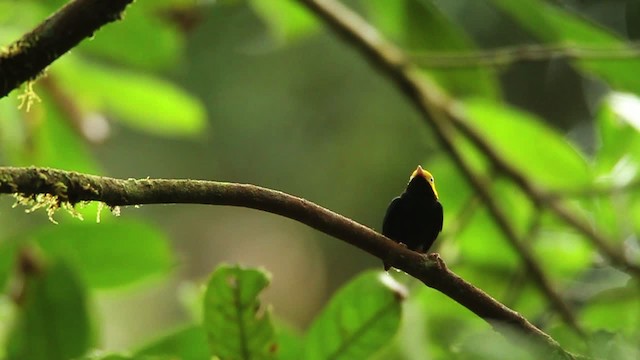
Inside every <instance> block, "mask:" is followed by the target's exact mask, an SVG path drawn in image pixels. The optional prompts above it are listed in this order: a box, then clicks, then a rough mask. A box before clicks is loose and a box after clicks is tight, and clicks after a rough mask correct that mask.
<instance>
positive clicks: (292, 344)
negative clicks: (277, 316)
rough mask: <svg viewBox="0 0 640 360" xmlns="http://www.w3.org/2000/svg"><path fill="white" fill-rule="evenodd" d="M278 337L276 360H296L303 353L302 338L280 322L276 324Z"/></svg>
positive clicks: (295, 331)
mask: <svg viewBox="0 0 640 360" xmlns="http://www.w3.org/2000/svg"><path fill="white" fill-rule="evenodd" d="M276 336H277V337H278V360H298V359H300V354H302V352H303V351H304V338H303V337H302V335H300V333H299V332H298V331H297V330H296V329H294V328H292V327H291V326H288V325H286V324H283V323H282V322H276Z"/></svg>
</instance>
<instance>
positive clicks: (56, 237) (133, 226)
mask: <svg viewBox="0 0 640 360" xmlns="http://www.w3.org/2000/svg"><path fill="white" fill-rule="evenodd" d="M31 238H32V239H34V240H35V242H36V243H37V244H38V246H39V247H40V248H41V249H42V250H43V252H44V253H45V254H46V255H49V256H55V257H60V258H63V259H65V260H66V261H67V262H68V263H69V264H71V265H73V266H74V267H75V268H76V269H77V271H78V272H79V274H80V275H82V276H83V277H84V279H85V281H86V282H87V284H88V285H90V286H91V287H94V288H110V287H115V286H122V285H126V284H130V283H132V282H136V281H140V280H142V279H145V278H148V277H149V276H153V275H160V274H164V273H166V272H168V271H169V269H170V268H171V266H172V265H173V261H174V260H173V257H172V253H171V249H170V247H169V242H168V240H167V238H166V237H165V236H164V234H162V233H161V232H160V231H159V230H157V229H156V228H154V227H152V226H149V225H146V224H144V223H141V222H134V221H118V222H112V223H105V224H90V223H77V222H76V223H69V224H60V225H57V226H52V225H49V226H46V227H43V228H42V229H40V230H39V231H36V232H35V233H33V234H32V235H31Z"/></svg>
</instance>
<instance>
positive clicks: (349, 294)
mask: <svg viewBox="0 0 640 360" xmlns="http://www.w3.org/2000/svg"><path fill="white" fill-rule="evenodd" d="M405 296H406V290H405V289H404V288H403V287H402V286H401V285H400V284H398V283H397V282H395V280H393V279H392V278H391V277H390V276H389V275H387V274H383V273H380V272H378V271H369V272H365V273H363V274H361V275H360V276H358V277H357V278H355V279H354V280H352V281H350V282H349V283H348V284H347V285H345V286H344V287H343V288H342V289H340V290H339V291H338V292H337V293H336V294H335V295H334V296H333V298H332V299H331V301H330V302H329V305H327V306H326V307H325V309H324V310H323V311H322V313H321V314H320V315H319V316H318V317H317V318H316V319H315V320H314V322H313V323H312V324H311V328H310V329H309V332H308V334H307V338H306V348H305V357H304V358H305V359H308V360H313V359H366V358H368V357H369V356H371V355H372V354H374V353H375V352H376V351H377V350H379V349H380V348H382V347H383V346H384V345H385V344H387V343H388V342H389V341H390V340H391V339H392V338H393V336H394V334H395V333H396V331H397V330H398V328H399V326H400V316H401V312H402V307H401V303H402V300H403V299H404V297H405Z"/></svg>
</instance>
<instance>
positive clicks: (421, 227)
mask: <svg viewBox="0 0 640 360" xmlns="http://www.w3.org/2000/svg"><path fill="white" fill-rule="evenodd" d="M442 221H443V210H442V205H441V204H440V201H439V198H438V191H437V190H436V183H435V180H434V178H433V175H431V173H430V172H428V171H426V170H424V169H423V168H422V166H420V165H418V168H417V169H416V170H415V171H414V172H413V173H412V174H411V177H409V183H408V184H407V188H406V189H405V191H404V192H403V193H402V194H401V195H400V196H398V197H395V198H394V199H393V200H391V203H390V204H389V207H388V208H387V212H386V213H385V215H384V220H383V222H382V234H383V235H384V236H386V237H388V238H390V239H391V240H393V241H395V242H397V243H400V244H404V245H405V246H406V247H407V248H409V249H411V250H414V251H417V252H420V253H426V252H427V251H429V248H431V245H433V243H434V241H435V240H436V238H437V237H438V235H439V234H440V232H441V231H442ZM390 267H391V266H390V265H389V264H387V263H386V262H384V269H385V271H386V270H389V268H390Z"/></svg>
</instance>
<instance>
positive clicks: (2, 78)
mask: <svg viewBox="0 0 640 360" xmlns="http://www.w3.org/2000/svg"><path fill="white" fill-rule="evenodd" d="M132 2H133V0H73V1H70V2H69V3H67V4H66V5H65V6H63V7H62V8H60V10H58V11H57V12H55V13H54V14H53V15H51V16H50V17H48V18H47V19H45V20H44V21H43V22H42V23H40V25H38V26H37V27H36V28H35V29H33V30H32V31H30V32H28V33H26V34H25V35H23V36H22V38H20V39H19V40H17V41H16V42H14V43H13V44H11V45H10V46H9V47H7V48H5V49H3V50H2V51H0V98H2V97H5V96H7V95H8V94H9V93H10V92H11V90H13V89H15V88H17V87H18V86H20V84H22V83H24V82H25V81H28V80H33V79H35V78H36V77H38V76H39V75H40V74H41V73H42V72H43V71H44V69H45V68H46V67H47V66H49V64H51V63H52V62H53V61H55V60H56V59H57V58H59V57H60V56H62V55H63V54H65V53H66V52H67V51H69V50H71V49H72V48H73V47H75V46H76V45H78V43H80V41H82V40H83V39H85V38H88V37H91V36H93V34H94V33H95V32H96V30H98V29H99V28H101V27H102V26H103V25H105V24H108V23H110V22H113V21H116V20H119V19H120V18H122V12H123V11H124V9H125V8H126V7H127V5H129V4H130V3H132Z"/></svg>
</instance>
